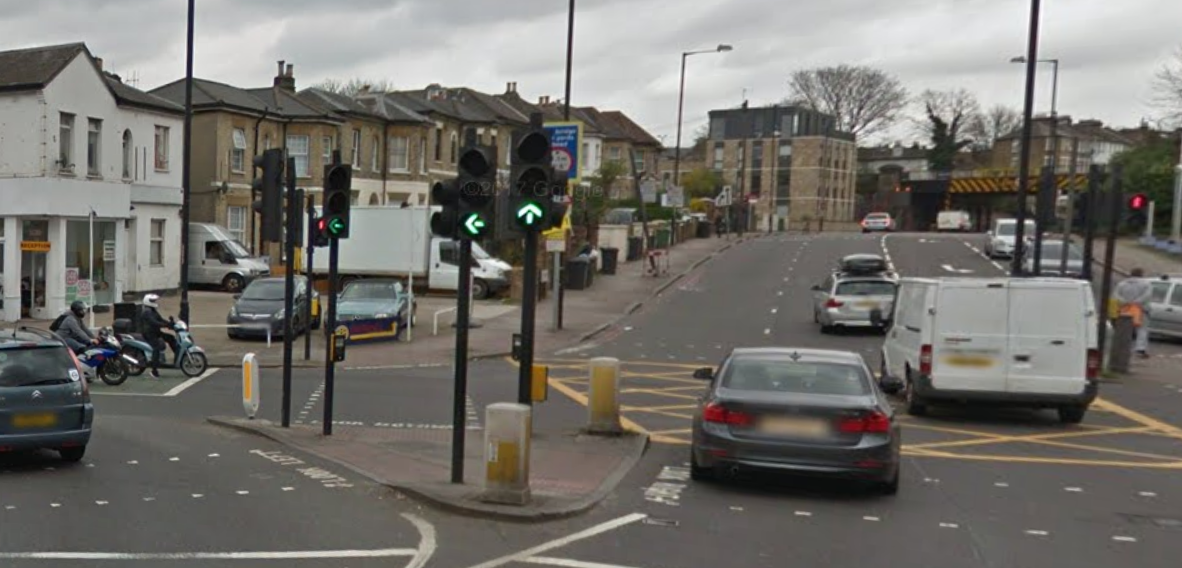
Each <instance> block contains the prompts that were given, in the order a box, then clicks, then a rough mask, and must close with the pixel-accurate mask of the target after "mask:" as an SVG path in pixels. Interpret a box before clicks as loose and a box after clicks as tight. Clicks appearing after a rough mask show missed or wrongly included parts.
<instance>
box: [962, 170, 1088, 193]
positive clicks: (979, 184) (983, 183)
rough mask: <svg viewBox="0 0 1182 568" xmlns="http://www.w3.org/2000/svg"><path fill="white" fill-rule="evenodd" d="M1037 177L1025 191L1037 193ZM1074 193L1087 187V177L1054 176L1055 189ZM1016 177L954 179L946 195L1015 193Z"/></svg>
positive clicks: (1033, 177)
mask: <svg viewBox="0 0 1182 568" xmlns="http://www.w3.org/2000/svg"><path fill="white" fill-rule="evenodd" d="M1038 182H1039V180H1038V176H1031V177H1030V182H1029V184H1028V185H1027V189H1028V191H1029V192H1030V193H1034V192H1036V191H1038ZM1073 184H1074V188H1075V190H1076V191H1079V190H1082V189H1084V188H1086V187H1087V184H1088V176H1087V175H1084V174H1076V175H1071V174H1060V175H1057V176H1055V187H1057V188H1059V189H1071V188H1072V187H1073ZM1017 192H1018V178H1017V177H977V178H955V179H952V180H951V181H950V184H949V187H948V193H1017Z"/></svg>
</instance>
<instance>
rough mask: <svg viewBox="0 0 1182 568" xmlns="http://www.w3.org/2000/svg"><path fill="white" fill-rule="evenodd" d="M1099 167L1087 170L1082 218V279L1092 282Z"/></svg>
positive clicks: (1098, 199)
mask: <svg viewBox="0 0 1182 568" xmlns="http://www.w3.org/2000/svg"><path fill="white" fill-rule="evenodd" d="M1101 179H1102V177H1101V173H1100V166H1097V165H1095V164H1093V165H1092V166H1091V167H1089V168H1088V200H1087V204H1088V208H1087V211H1085V217H1084V252H1083V256H1084V262H1083V275H1082V276H1083V278H1084V280H1087V281H1089V282H1091V281H1092V267H1093V266H1094V264H1095V259H1096V255H1095V240H1096V225H1097V224H1099V223H1100V214H1099V213H1100V182H1101Z"/></svg>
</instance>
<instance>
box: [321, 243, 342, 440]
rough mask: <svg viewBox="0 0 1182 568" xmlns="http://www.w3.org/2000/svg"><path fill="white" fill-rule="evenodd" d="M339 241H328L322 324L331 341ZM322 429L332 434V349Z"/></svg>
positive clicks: (327, 365) (326, 366) (326, 369)
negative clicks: (326, 287)
mask: <svg viewBox="0 0 1182 568" xmlns="http://www.w3.org/2000/svg"><path fill="white" fill-rule="evenodd" d="M340 252H341V241H340V239H335V238H334V239H331V240H330V241H329V243H328V313H327V314H326V315H327V316H328V317H327V318H325V319H324V322H323V325H324V326H326V329H327V330H328V331H329V333H328V334H327V337H328V341H330V342H331V341H333V333H335V332H334V330H335V329H336V327H337V263H338V262H339V260H340ZM324 360H325V363H324V429H323V433H324V435H325V436H331V435H332V399H333V393H334V392H335V389H336V370H337V363H336V361H335V360H334V359H333V357H332V349H325V350H324Z"/></svg>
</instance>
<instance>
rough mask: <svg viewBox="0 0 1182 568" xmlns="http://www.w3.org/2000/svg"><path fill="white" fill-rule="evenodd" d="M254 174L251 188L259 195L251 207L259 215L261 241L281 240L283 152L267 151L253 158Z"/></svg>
mask: <svg viewBox="0 0 1182 568" xmlns="http://www.w3.org/2000/svg"><path fill="white" fill-rule="evenodd" d="M254 167H255V169H256V170H259V171H258V172H256V173H255V176H254V181H253V182H251V187H252V188H253V189H254V193H257V194H258V195H259V199H258V200H257V201H255V202H254V203H253V204H252V205H251V207H252V208H253V209H254V211H255V213H258V214H259V217H260V220H261V225H262V228H261V231H260V232H261V233H262V236H263V240H264V241H267V242H272V243H277V242H280V241H281V240H283V150H280V149H278V148H275V149H272V150H267V151H265V152H263V153H262V154H259V155H258V156H255V157H254Z"/></svg>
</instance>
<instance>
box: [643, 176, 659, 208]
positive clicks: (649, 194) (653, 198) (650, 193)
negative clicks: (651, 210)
mask: <svg viewBox="0 0 1182 568" xmlns="http://www.w3.org/2000/svg"><path fill="white" fill-rule="evenodd" d="M640 197H641V198H642V199H643V200H644V202H645V203H656V202H657V182H655V181H653V180H651V179H646V180H644V181H642V182H640Z"/></svg>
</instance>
